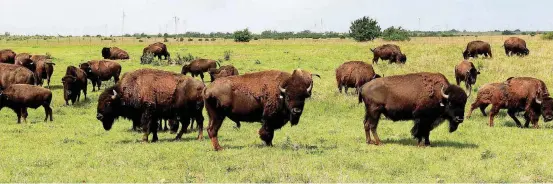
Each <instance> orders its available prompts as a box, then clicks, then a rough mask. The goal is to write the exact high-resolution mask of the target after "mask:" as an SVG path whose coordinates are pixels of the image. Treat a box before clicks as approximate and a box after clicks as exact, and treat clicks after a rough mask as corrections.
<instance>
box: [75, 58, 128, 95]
mask: <svg viewBox="0 0 553 184" xmlns="http://www.w3.org/2000/svg"><path fill="white" fill-rule="evenodd" d="M79 68H81V70H83V71H85V72H86V77H87V78H88V79H90V81H91V82H92V91H96V89H95V87H96V85H98V90H100V86H101V85H102V81H108V80H110V79H111V78H112V77H113V80H114V83H117V81H119V75H120V74H121V65H120V64H119V63H117V62H115V61H110V60H92V61H88V62H86V63H81V64H80V65H79Z"/></svg>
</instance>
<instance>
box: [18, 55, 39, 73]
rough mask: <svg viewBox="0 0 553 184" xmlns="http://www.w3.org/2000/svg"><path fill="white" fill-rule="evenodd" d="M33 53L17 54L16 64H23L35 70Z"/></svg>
mask: <svg viewBox="0 0 553 184" xmlns="http://www.w3.org/2000/svg"><path fill="white" fill-rule="evenodd" d="M31 57H32V55H31V54H28V53H20V54H17V55H16V56H15V64H16V65H19V66H23V67H25V68H27V69H29V70H31V71H33V72H34V71H35V69H36V67H35V62H34V61H33V60H32V59H31Z"/></svg>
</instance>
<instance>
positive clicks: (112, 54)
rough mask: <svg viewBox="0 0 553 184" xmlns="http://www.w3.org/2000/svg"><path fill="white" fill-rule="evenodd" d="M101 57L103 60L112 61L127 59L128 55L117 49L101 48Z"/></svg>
mask: <svg viewBox="0 0 553 184" xmlns="http://www.w3.org/2000/svg"><path fill="white" fill-rule="evenodd" d="M102 57H104V59H113V60H117V59H129V54H128V53H127V51H125V50H123V49H120V48H119V47H104V48H102Z"/></svg>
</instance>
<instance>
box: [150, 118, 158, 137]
mask: <svg viewBox="0 0 553 184" xmlns="http://www.w3.org/2000/svg"><path fill="white" fill-rule="evenodd" d="M157 126H159V125H158V124H157V118H152V121H151V122H150V130H152V131H151V133H152V134H153V135H152V142H157V140H158V137H157Z"/></svg>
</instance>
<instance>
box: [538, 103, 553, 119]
mask: <svg viewBox="0 0 553 184" xmlns="http://www.w3.org/2000/svg"><path fill="white" fill-rule="evenodd" d="M536 103H537V104H540V105H541V112H542V116H543V121H545V122H549V121H551V120H553V98H551V97H544V98H543V99H541V100H538V99H537V98H536Z"/></svg>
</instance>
